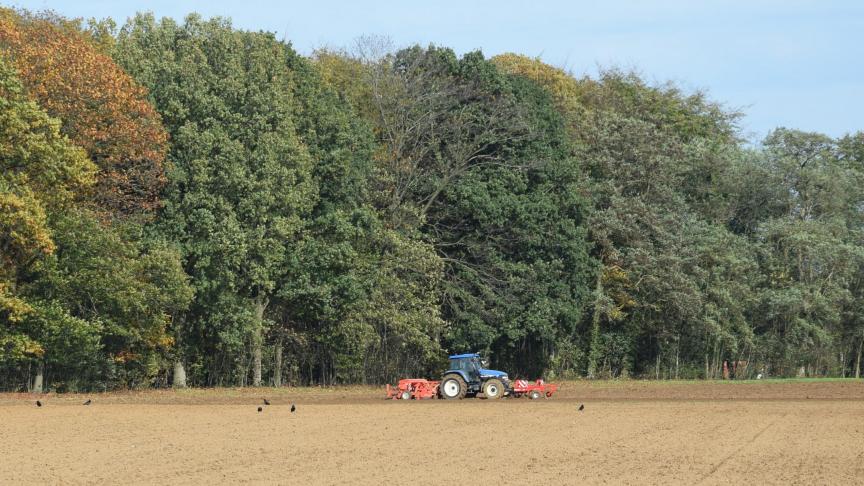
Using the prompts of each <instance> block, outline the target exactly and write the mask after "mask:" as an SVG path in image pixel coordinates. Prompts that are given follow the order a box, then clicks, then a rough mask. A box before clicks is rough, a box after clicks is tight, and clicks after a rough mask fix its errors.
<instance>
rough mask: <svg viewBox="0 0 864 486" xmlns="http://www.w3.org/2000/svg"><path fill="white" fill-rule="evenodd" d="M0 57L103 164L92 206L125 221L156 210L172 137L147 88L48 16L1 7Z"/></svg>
mask: <svg viewBox="0 0 864 486" xmlns="http://www.w3.org/2000/svg"><path fill="white" fill-rule="evenodd" d="M0 52H2V53H3V54H4V56H5V57H6V58H7V59H8V60H9V61H10V62H11V64H12V66H13V67H14V68H16V69H17V70H18V72H19V77H20V79H21V81H22V83H23V84H24V87H25V89H26V90H27V92H28V94H29V95H30V97H31V98H32V99H34V100H35V101H37V102H38V103H39V104H40V105H41V106H42V107H43V108H44V109H45V110H46V111H47V112H48V114H49V115H51V116H53V117H56V118H59V119H61V120H62V121H63V125H62V132H63V133H64V134H66V135H68V136H69V138H70V139H71V140H72V141H73V142H74V143H75V144H76V145H78V146H80V147H82V148H84V149H85V150H86V151H87V153H88V155H89V156H90V158H91V159H92V160H93V161H94V162H95V163H96V165H97V166H98V167H99V175H98V180H97V184H96V185H95V186H94V187H93V188H92V190H91V191H90V192H89V194H88V195H87V199H88V200H89V201H90V202H92V203H93V206H94V207H97V208H99V209H100V210H101V211H102V212H104V213H106V214H110V215H113V216H124V215H129V214H136V213H141V212H146V211H149V210H152V209H154V208H155V207H157V206H158V194H159V191H160V189H161V188H162V186H163V185H164V183H165V176H164V168H163V162H164V159H165V154H166V149H167V141H168V136H167V133H166V132H165V130H164V128H163V127H162V125H161V122H160V117H159V115H158V114H157V113H156V111H155V110H154V109H153V107H152V106H151V105H150V104H149V102H148V101H147V92H146V90H145V89H144V88H142V87H141V86H139V85H138V84H136V82H135V81H134V80H133V79H132V78H131V77H129V76H128V75H127V74H126V73H125V72H123V70H122V69H120V68H119V67H118V66H117V65H116V64H115V63H114V61H113V60H112V59H111V58H110V57H108V56H107V55H106V54H103V53H101V52H99V51H98V49H97V48H96V47H94V45H93V44H92V42H90V41H89V40H88V39H87V38H86V36H85V35H84V34H82V33H79V32H76V31H74V30H73V29H69V28H68V26H64V25H60V24H58V23H57V22H56V21H54V20H52V19H51V18H50V17H47V16H46V17H39V16H33V15H29V14H19V13H18V12H15V11H12V10H0Z"/></svg>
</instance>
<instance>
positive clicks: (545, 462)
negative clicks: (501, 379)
mask: <svg viewBox="0 0 864 486" xmlns="http://www.w3.org/2000/svg"><path fill="white" fill-rule="evenodd" d="M263 396H267V397H268V398H269V399H270V401H271V403H272V405H270V406H264V410H263V412H260V413H259V412H257V407H258V406H259V405H262V401H261V398H262V397H263ZM382 396H383V390H381V389H377V388H376V389H372V388H331V389H314V388H305V389H293V388H283V389H280V390H278V391H274V390H273V389H262V390H250V389H243V390H237V389H229V390H192V391H184V392H178V393H174V392H143V393H112V394H97V395H90V396H89V398H92V399H93V404H92V405H90V406H83V405H82V404H81V403H82V402H83V401H84V400H85V399H86V398H88V396H86V395H60V396H57V395H49V396H42V397H40V398H39V399H40V400H41V401H42V402H43V404H44V405H43V406H42V407H41V408H37V407H36V406H35V405H34V402H35V400H36V398H37V397H35V396H31V395H26V394H5V395H0V484H46V483H49V484H57V483H64V484H221V483H244V482H245V483H255V484H384V483H392V484H406V483H408V482H411V481H418V482H419V483H421V484H444V483H452V484H505V483H506V484H516V483H518V484H597V483H605V484H646V483H647V484H660V483H663V484H669V483H676V484H744V483H747V484H753V483H761V484H853V483H858V484H860V483H862V482H864V383H862V382H860V381H834V382H781V383H767V384H766V383H744V384H738V383H734V384H732V383H708V384H698V383H696V384H694V383H651V382H626V383H623V384H622V383H602V382H601V383H590V384H588V383H567V384H564V386H563V388H562V391H561V392H560V394H559V395H557V396H555V397H554V398H552V399H549V400H537V401H530V400H527V399H520V400H511V399H505V400H498V401H489V400H480V399H473V400H468V399H466V400H462V401H458V402H451V401H443V400H431V401H422V402H416V401H407V402H405V401H385V400H383V399H381V397H382ZM291 403H295V404H296V406H297V412H296V413H293V414H292V413H291V412H290V405H291ZM581 403H584V404H585V410H584V411H583V412H579V411H578V410H577V408H578V406H579V404H581Z"/></svg>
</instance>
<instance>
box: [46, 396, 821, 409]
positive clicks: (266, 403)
mask: <svg viewBox="0 0 864 486" xmlns="http://www.w3.org/2000/svg"><path fill="white" fill-rule="evenodd" d="M807 398H810V397H807ZM262 400H264V405H265V406H266V405H270V400H267V399H266V398H262ZM91 403H93V400H91V399H89V398H88V399H87V401H86V402H84V403H83V405H90V404H91ZM36 406H37V407H41V406H42V402H41V401H39V400H36ZM584 410H585V404H584V403H580V404H579V411H580V412H582V411H584ZM263 411H264V407H260V406H259V407H258V413H261V412H263ZM295 412H297V406H296V405H294V404H293V403H292V404H291V413H295Z"/></svg>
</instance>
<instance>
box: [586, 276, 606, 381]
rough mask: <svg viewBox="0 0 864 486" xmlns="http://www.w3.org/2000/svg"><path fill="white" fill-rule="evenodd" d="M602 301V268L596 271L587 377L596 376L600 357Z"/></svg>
mask: <svg viewBox="0 0 864 486" xmlns="http://www.w3.org/2000/svg"><path fill="white" fill-rule="evenodd" d="M602 302H603V269H602V268H601V269H600V270H599V272H598V273H597V285H596V286H595V287H594V315H593V317H592V318H591V344H590V346H591V348H590V349H589V350H588V378H591V379H593V378H596V377H597V359H598V358H599V357H600V313H601V312H602V305H601V304H602Z"/></svg>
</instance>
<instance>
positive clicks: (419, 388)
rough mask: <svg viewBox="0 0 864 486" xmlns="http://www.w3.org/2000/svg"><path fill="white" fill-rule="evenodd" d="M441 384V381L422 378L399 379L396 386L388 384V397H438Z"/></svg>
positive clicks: (404, 398)
mask: <svg viewBox="0 0 864 486" xmlns="http://www.w3.org/2000/svg"><path fill="white" fill-rule="evenodd" d="M440 384H441V382H440V381H429V380H424V379H422V378H407V379H404V380H399V384H398V385H396V386H395V387H391V386H390V385H387V398H392V399H393V400H399V399H401V400H410V399H412V398H413V399H414V400H421V399H423V398H437V396H438V385H440Z"/></svg>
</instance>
